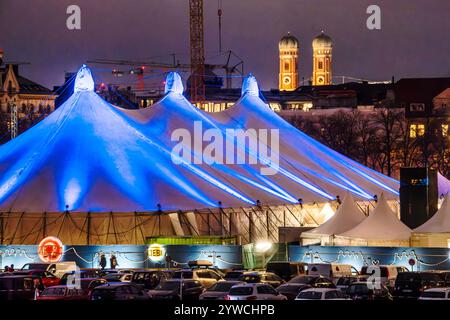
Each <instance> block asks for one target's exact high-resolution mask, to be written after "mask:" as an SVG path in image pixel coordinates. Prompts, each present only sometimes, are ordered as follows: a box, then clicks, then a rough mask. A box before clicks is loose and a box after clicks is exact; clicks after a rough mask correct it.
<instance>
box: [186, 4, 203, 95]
mask: <svg viewBox="0 0 450 320" xmlns="http://www.w3.org/2000/svg"><path fill="white" fill-rule="evenodd" d="M189 25H190V51H191V88H190V89H191V91H190V98H191V102H192V103H198V102H202V101H205V99H206V97H205V44H204V35H203V0H189Z"/></svg>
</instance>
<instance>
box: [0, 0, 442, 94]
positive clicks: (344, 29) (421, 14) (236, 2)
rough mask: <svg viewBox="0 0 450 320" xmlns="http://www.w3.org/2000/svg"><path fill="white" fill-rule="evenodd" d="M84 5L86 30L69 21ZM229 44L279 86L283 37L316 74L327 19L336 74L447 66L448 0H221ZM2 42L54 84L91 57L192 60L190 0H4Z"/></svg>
mask: <svg viewBox="0 0 450 320" xmlns="http://www.w3.org/2000/svg"><path fill="white" fill-rule="evenodd" d="M70 4H78V5H79V6H80V7H81V9H82V30H81V31H69V30H67V28H66V27H65V21H66V18H67V16H66V13H65V12H66V8H67V6H68V5H70ZM370 4H378V5H379V6H380V7H381V9H382V29H381V30H377V31H369V30H368V29H367V28H366V19H367V14H366V13H365V11H366V8H367V7H368V6H369V5H370ZM222 6H223V48H225V49H232V50H234V51H235V52H236V53H238V54H239V55H240V56H241V57H242V58H243V59H244V60H245V70H246V71H247V72H252V73H254V74H255V75H256V76H257V77H258V79H259V80H260V83H261V84H262V86H263V87H264V88H270V87H276V86H277V81H278V80H277V79H278V60H277V54H278V52H277V50H278V49H277V42H278V39H279V38H280V37H281V36H282V35H284V34H285V33H286V32H287V31H290V32H291V33H292V34H294V35H295V36H296V37H298V39H299V40H300V74H301V77H305V78H308V77H309V76H310V74H311V60H312V57H311V41H312V39H313V37H314V36H315V35H317V34H318V33H319V32H320V31H321V30H322V29H323V30H325V32H326V33H327V34H328V35H330V36H331V37H332V38H333V40H334V43H335V48H334V74H335V75H349V76H354V77H356V78H368V79H374V80H381V79H390V77H391V76H392V75H395V76H396V77H397V78H399V77H405V76H409V77H412V76H450V54H449V53H450V33H449V32H448V31H449V30H450V1H448V0H428V1H426V0H395V1H393V0H391V1H373V0H370V1H366V0H340V1H336V0H270V1H269V0H222ZM217 34H218V23H217V1H214V0H206V1H205V45H206V51H207V52H206V55H207V56H214V55H216V54H217V50H218V41H217ZM0 47H2V48H3V49H4V50H5V53H6V56H7V59H8V60H16V61H17V60H21V61H28V62H31V63H32V64H31V65H30V66H24V67H23V70H24V72H25V73H26V74H27V75H28V76H29V77H30V78H32V79H35V80H37V81H40V82H42V83H44V84H46V85H48V86H51V85H54V84H58V83H60V82H61V81H62V79H63V74H64V71H70V70H74V69H76V68H77V67H78V66H79V65H80V64H82V63H84V62H85V61H86V60H89V59H92V58H112V59H138V58H146V57H155V56H165V59H169V58H168V56H167V54H169V53H177V54H178V58H179V59H180V60H181V62H188V61H189V17H188V0H127V1H124V0H107V1H105V0H0Z"/></svg>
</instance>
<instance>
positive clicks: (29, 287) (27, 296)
mask: <svg viewBox="0 0 450 320" xmlns="http://www.w3.org/2000/svg"><path fill="white" fill-rule="evenodd" d="M34 281H39V285H38V287H39V288H43V284H42V280H41V278H39V277H35V276H29V275H8V276H4V277H0V300H33V299H34V296H35V291H36V290H35V285H34Z"/></svg>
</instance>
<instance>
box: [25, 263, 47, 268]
mask: <svg viewBox="0 0 450 320" xmlns="http://www.w3.org/2000/svg"><path fill="white" fill-rule="evenodd" d="M47 268H48V264H45V263H27V264H25V265H24V266H23V267H22V270H47Z"/></svg>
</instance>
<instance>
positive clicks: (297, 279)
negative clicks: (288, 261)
mask: <svg viewBox="0 0 450 320" xmlns="http://www.w3.org/2000/svg"><path fill="white" fill-rule="evenodd" d="M315 278H316V277H309V276H300V277H295V278H292V279H291V280H290V281H289V282H290V283H304V284H310V283H311V282H312V281H313V280H314V279H315Z"/></svg>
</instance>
